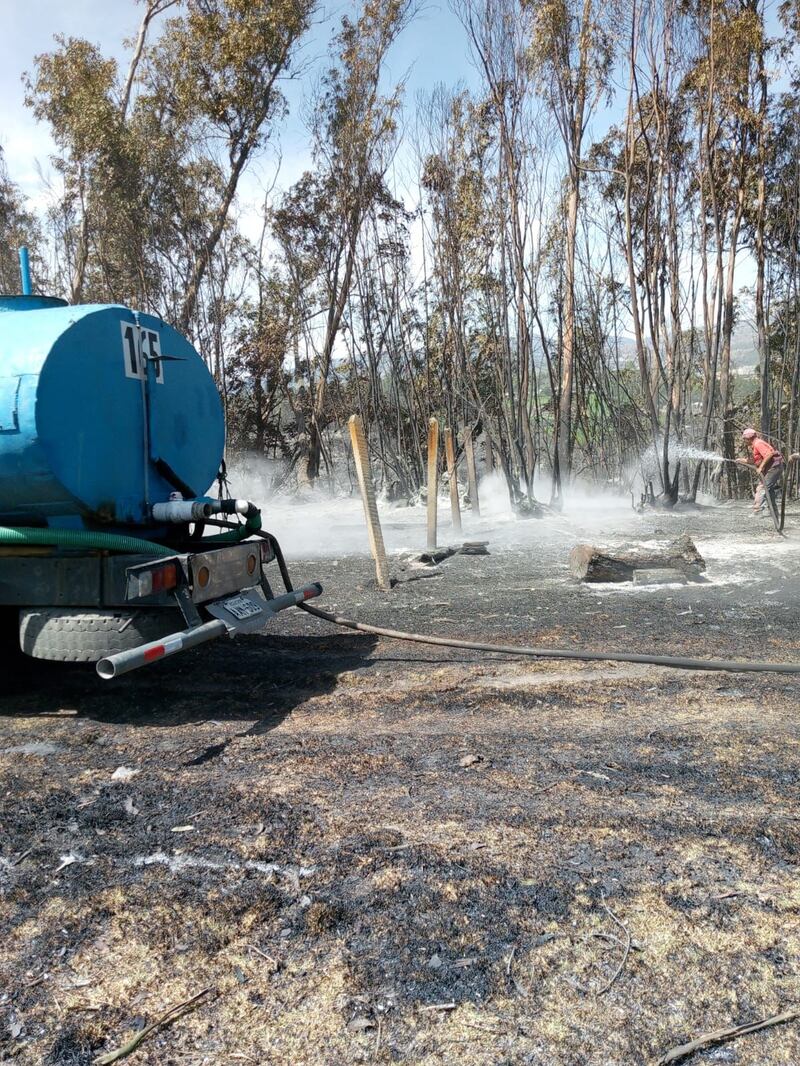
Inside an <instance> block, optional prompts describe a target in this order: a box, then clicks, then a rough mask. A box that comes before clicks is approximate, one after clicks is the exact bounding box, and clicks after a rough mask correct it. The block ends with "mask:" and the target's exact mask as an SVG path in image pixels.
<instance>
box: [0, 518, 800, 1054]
mask: <svg viewBox="0 0 800 1066" xmlns="http://www.w3.org/2000/svg"><path fill="white" fill-rule="evenodd" d="M743 513H744V512H742V511H738V510H737V509H735V508H729V509H724V508H723V509H719V510H714V511H710V512H704V513H701V514H693V515H690V516H688V517H685V518H682V517H680V516H671V517H670V518H669V519H665V518H664V517H662V516H658V515H656V516H653V517H651V518H645V519H643V520H641V529H640V531H639V532H640V534H641V535H646V534H648V533H651V534H652V533H653V531H654V529H655V528H656V527H661V526H663V525H664V523H665V522H666V521H669V522H670V523H671V525H670V528H669V532H670V535H672V532H673V531H675V532H683V530H684V529H685V528H688V529H689V530H690V531H691V532H692V533H693V534H694V535H695V537H696V540H697V543H698V547H699V548H700V550H701V551H702V552H704V554H707V558H708V563H709V566H708V572H707V576H708V581H707V582H706V583H703V584H700V585H697V586H694V585H692V586H685V587H662V588H658V589H653V590H648V589H644V590H641V589H640V590H637V591H635V592H633V591H631V590H629V589H628V590H624V589H617V590H611V591H598V590H591V589H587V588H581V587H578V586H576V585H575V584H573V583H570V582H569V581H568V580H567V576H566V559H567V555H568V551H569V547H570V544H569V543H567V542H566V541H565V543H564V544H563V545H561V544H559V543H557V538H556V540H554V538H553V536H552V535H548V536H550V539H549V540H548V541H547V544H546V549H547V550H546V551H545V550H542V551H539V550H537V549H536V545H535V541H534V540H533V539H530V540H529V546H528V547H526V548H524V549H521V548H517V549H506V550H503V551H497V550H495V551H494V553H493V554H492V555H491V556H489V557H487V558H479V557H459V556H456V557H454V558H452V559H450V560H448V561H447V562H445V563H444V564H442V566H441V567H440V568H439V569H438V571H436V573H437V576H436V577H435V578H432V579H431V580H424V581H417V582H410V583H408V584H403V585H401V586H399V587H398V588H397V589H395V590H394V591H393V592H392V593H391V594H388V595H386V594H380V593H378V592H377V591H375V590H374V587H373V583H372V580H371V571H370V565H369V563H368V561H367V560H366V559H364V558H357V557H353V558H343V559H340V560H338V561H336V562H335V564H334V563H333V562H326V561H325V560H315V561H314V562H307V563H295V564H293V570H294V571H296V572H297V574H298V576H300V575H303V576H307V577H308V578H309V579H311V578H319V579H320V580H322V581H323V584H324V585H325V587H326V593H325V605H326V606H328V605H335V606H336V607H337V608H338V609H340V610H341V611H343V612H344V613H348V614H355V615H357V616H358V617H361V618H363V619H364V620H366V621H373V622H377V623H379V624H381V623H382V624H388V625H399V626H402V627H404V628H409V629H417V630H427V631H431V632H434V631H438V632H444V633H447V634H451V635H453V636H472V637H477V638H480V639H486V640H494V641H501V640H506V639H507V640H511V641H517V642H526V643H539V644H550V645H561V646H570V645H573V644H574V645H576V646H578V645H580V646H585V647H593V648H597V649H603V648H606V647H608V646H617V647H621V648H625V649H626V650H657V651H658V652H660V653H678V654H681V653H682V654H690V655H694V656H699V657H723V656H731V657H736V658H753V657H755V658H765V659H774V660H776V661H777V660H784V659H785V660H791V659H796V658H797V637H796V634H797V625H798V616H799V615H800V599H799V598H798V588H799V587H800V583H799V582H798V581H797V579H796V578H795V576H794V573H793V556H792V553H791V551H790V545H785V544H782V542H778V541H777V540H776V539H775V538H774V537H773V536H771V535H770V534H769V532H768V531H767V529H766V528H765V527H764V526H763V525H758V526H755V528H753V526H754V523H750V525H748V524H747V523H746V522H744V521H742V520H741V518H742V515H743ZM790 521H794V522H797V521H798V519H797V518H795V519H793V520H791V519H790ZM543 527H544V523H540V524H539V528H543ZM628 535H629V533H628ZM531 536H532V535H531ZM542 536H543V537H544V536H545V534H542ZM720 538H724V539H725V540H726V542H729V543H730V544H731V545H732V546H733V547H734V548H736V547H737V546H738V548H739V549H740V550H739V551H738V552H737V551H732V552H731V553H730V554H729V556H728V555H726V556H725V558H723V557H722V556H720V555H718V556H715V555H714V543H717V544H718V542H719V540H720ZM712 542H713V543H712ZM726 560H727V561H726ZM799 692H800V678H793V677H791V676H785V677H783V676H777V675H744V674H722V673H707V674H697V673H695V674H690V673H686V672H682V671H680V672H679V671H668V670H664V669H659V668H651V667H646V666H635V665H614V664H610V663H605V662H601V663H591V664H580V663H569V662H535V661H528V662H520V661H514V660H511V659H508V658H504V657H500V656H494V657H492V656H478V655H473V654H471V653H464V652H453V653H452V654H450V653H447V652H445V651H443V650H442V649H435V648H425V647H422V646H412V645H404V644H401V643H397V642H392V641H384V640H380V641H378V640H376V639H374V638H371V637H362V636H355V635H353V634H348V633H345V632H341V631H335V630H331V628H330V627H329V626H327V625H326V624H324V623H321V622H318V621H316V620H314V619H312V618H309V617H306V616H303V615H301V614H299V613H295V614H293V615H291V616H289V615H288V614H287V615H284V616H283V617H282V619H281V624H280V627H279V630H278V631H276V634H275V635H267V636H253V637H249V638H243V639H241V640H240V641H238V642H237V643H235V644H233V645H223V644H216V645H212V646H209V647H207V648H205V649H201V650H198V651H196V652H194V653H189V654H187V655H185V656H184V657H182V658H176V659H175V660H172V661H170V662H166V663H163V664H161V665H159V666H156V667H152V668H150V669H148V670H145V671H142V672H141V673H139V674H134V675H131V676H130V677H129V678H124V679H121V680H120V681H118V682H114V683H109V684H104V683H103V682H100V681H98V680H96V679H95V677H94V676H93V675H92V674H91V672H87V671H84V670H79V669H69V670H64V669H50V668H46V669H45V668H40V667H38V666H35V665H34V667H33V668H32V669H27V670H25V671H21V672H20V673H19V674H18V676H17V678H16V680H15V684H14V685H13V686H12V690H11V691H10V692H9V693H7V694H6V695H5V696H4V697H2V698H0V774H2V778H1V779H0V826H1V828H2V838H1V840H2V844H1V846H0V928H2V931H3V938H2V946H1V947H0V1061H5V1060H7V1061H13V1062H15V1063H20V1064H39V1063H46V1064H48V1066H68V1064H69V1066H79V1064H83V1063H90V1062H92V1061H93V1059H94V1057H95V1056H96V1055H98V1054H99V1053H101V1052H103V1051H108V1050H109V1049H112V1048H114V1047H116V1046H118V1045H120V1044H122V1043H123V1042H124V1041H125V1040H126V1039H128V1038H129V1037H130V1036H131V1035H132V1034H133V1033H134V1032H136V1031H137V1030H139V1029H141V1028H143V1027H144V1026H145V1025H147V1024H149V1023H150V1022H152V1021H153V1020H154V1019H156V1018H157V1017H158V1016H159V1015H160V1014H162V1013H163V1012H164V1011H165V1010H166V1009H167V1008H168V1007H169V1006H171V1005H173V1004H175V1003H178V1002H180V1001H182V1000H185V999H187V998H188V997H189V996H191V995H193V994H195V993H196V992H198V991H200V990H201V989H203V988H210V989H212V990H213V992H212V993H210V994H209V995H208V997H206V999H205V1000H203V1001H202V1003H201V1005H200V1006H199V1007H198V1009H197V1010H195V1011H193V1012H192V1013H190V1014H187V1015H185V1016H184V1017H183V1018H181V1019H179V1020H178V1021H177V1022H176V1023H175V1024H174V1025H173V1026H171V1027H169V1028H167V1029H164V1030H163V1031H161V1032H159V1033H156V1034H154V1035H152V1036H150V1037H148V1039H147V1040H146V1041H145V1042H144V1043H143V1044H142V1045H141V1047H140V1049H139V1050H138V1051H137V1052H136V1053H135V1056H134V1058H133V1059H131V1061H136V1062H140V1063H143V1064H144V1063H147V1064H151V1066H155V1064H159V1066H163V1064H171V1063H175V1064H178V1063H186V1064H189V1063H191V1064H200V1063H208V1064H217V1063H220V1064H221V1063H226V1064H227V1063H238V1062H244V1063H247V1062H250V1063H266V1062H271V1063H280V1064H282V1063H309V1064H329V1063H330V1064H333V1063H340V1062H367V1061H370V1062H372V1061H374V1062H386V1063H389V1062H414V1063H426V1064H433V1063H450V1062H456V1061H457V1062H459V1063H461V1064H464V1066H468V1064H470V1063H476V1064H477V1063H481V1064H483V1063H487V1064H488V1063H491V1064H493V1066H499V1064H501V1063H514V1064H517V1063H520V1064H521V1063H531V1064H541V1066H545V1064H547V1066H549V1064H553V1063H558V1064H562V1063H563V1064H575V1066H579V1064H585V1063H591V1064H597V1066H601V1064H602V1066H606V1064H612V1063H613V1064H639V1063H650V1062H654V1061H655V1060H656V1059H657V1058H658V1056H659V1055H660V1054H662V1053H663V1052H664V1051H665V1050H667V1049H668V1048H669V1047H671V1046H673V1045H675V1044H679V1043H681V1042H683V1041H685V1040H687V1039H689V1038H690V1037H692V1036H694V1035H697V1034H698V1033H700V1032H704V1031H708V1030H711V1029H717V1028H722V1027H724V1026H727V1025H733V1024H737V1023H741V1022H746V1021H751V1020H755V1019H758V1018H762V1017H766V1016H769V1015H772V1014H774V1013H777V1012H778V1011H780V1010H783V1009H786V1008H787V1007H788V1006H790V1005H792V1004H794V1003H796V1002H797V1001H798V999H800V961H799V960H800V950H799V949H800V920H799V919H798V911H799V909H800V882H798V878H797V873H798V865H799V864H800V804H798V783H799V782H800V748H798V725H797V702H798V693H799ZM120 768H126V769H127V770H128V771H132V772H133V773H126V772H124V771H123V772H121V773H120V772H119V769H120ZM115 772H116V774H115ZM628 937H630V946H629V952H628V953H627V957H626V950H625V949H626V945H627V943H628ZM623 963H624V964H623ZM621 964H623V965H621ZM691 1061H692V1062H693V1063H698V1064H699V1063H704V1062H707V1063H710V1062H716V1063H736V1064H741V1066H745V1064H750V1066H755V1064H759V1066H762V1064H778V1063H787V1064H788V1063H797V1062H798V1061H800V1028H798V1026H797V1025H796V1024H789V1025H786V1026H783V1027H779V1028H775V1029H772V1030H767V1031H765V1032H762V1033H758V1034H754V1035H751V1036H746V1037H742V1038H741V1039H739V1040H737V1041H736V1042H734V1043H731V1044H728V1045H726V1046H725V1047H722V1048H717V1049H711V1050H708V1051H705V1052H701V1053H698V1054H697V1055H695V1057H694V1058H693V1060H691Z"/></svg>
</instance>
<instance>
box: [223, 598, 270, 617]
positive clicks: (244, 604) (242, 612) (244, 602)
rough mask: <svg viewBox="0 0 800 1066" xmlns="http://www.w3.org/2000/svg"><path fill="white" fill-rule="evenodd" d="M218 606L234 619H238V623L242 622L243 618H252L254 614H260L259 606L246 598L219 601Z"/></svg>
mask: <svg viewBox="0 0 800 1066" xmlns="http://www.w3.org/2000/svg"><path fill="white" fill-rule="evenodd" d="M219 605H220V607H224V608H225V610H226V611H228V612H229V613H230V614H232V615H233V617H234V618H238V619H239V621H240V622H242V621H244V619H245V618H252V617H253V616H254V615H256V614H261V608H260V607H259V605H258V604H257V603H254V602H253V601H252V600H251V599H248V598H247V596H231V597H230V599H227V600H220V601H219Z"/></svg>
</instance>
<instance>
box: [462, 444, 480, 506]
mask: <svg viewBox="0 0 800 1066" xmlns="http://www.w3.org/2000/svg"><path fill="white" fill-rule="evenodd" d="M464 454H465V455H466V457H467V480H468V482H469V502H470V503H471V504H472V513H473V514H475V515H479V514H480V513H481V505H480V500H479V499H478V471H477V470H476V469H475V448H474V447H473V444H472V429H471V428H470V427H469V426H467V427H466V428H465V430H464Z"/></svg>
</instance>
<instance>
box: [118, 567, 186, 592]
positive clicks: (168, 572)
mask: <svg viewBox="0 0 800 1066" xmlns="http://www.w3.org/2000/svg"><path fill="white" fill-rule="evenodd" d="M177 587H178V564H177V563H176V562H175V561H174V560H170V561H169V562H165V563H152V564H148V565H147V566H137V567H135V568H132V569H130V570H129V571H128V586H127V591H126V599H129V600H140V599H143V598H144V597H145V596H153V595H154V594H156V593H159V592H169V591H170V590H171V589H174V588H177Z"/></svg>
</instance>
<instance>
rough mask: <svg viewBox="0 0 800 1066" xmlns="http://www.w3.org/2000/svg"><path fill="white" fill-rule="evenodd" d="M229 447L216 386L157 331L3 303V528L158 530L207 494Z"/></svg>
mask: <svg viewBox="0 0 800 1066" xmlns="http://www.w3.org/2000/svg"><path fill="white" fill-rule="evenodd" d="M224 442H225V427H224V418H223V412H222V404H221V402H220V398H219V394H218V392H217V389H216V386H215V384H214V379H213V378H212V376H211V374H210V373H209V371H208V369H207V368H206V365H205V363H204V362H203V360H202V359H201V358H200V356H199V355H198V354H197V352H196V351H195V349H194V348H193V347H192V345H191V344H190V343H189V341H188V340H187V339H186V338H185V337H183V336H181V334H180V333H178V332H177V331H176V330H174V329H173V328H172V327H171V326H168V325H167V324H166V323H165V322H162V321H161V319H159V318H156V317H154V316H153V315H146V314H142V313H140V312H135V311H131V310H129V309H128V308H126V307H121V306H117V305H107V304H97V305H94V304H92V305H81V306H67V305H66V304H65V303H64V302H63V301H62V300H58V299H54V298H52V297H44V296H3V297H0V521H6V522H9V521H12V520H15V521H17V522H18V523H21V522H22V521H23V520H24V521H30V520H31V519H33V518H40V519H45V520H46V521H47V522H49V523H50V524H74V523H75V522H76V521H77V520H82V522H83V524H84V525H86V526H89V527H92V526H98V525H101V526H109V525H112V526H113V525H117V526H119V525H122V526H129V525H148V524H151V522H150V513H149V509H150V507H151V506H152V504H153V503H158V502H161V501H165V500H168V499H169V497H170V494H171V493H172V492H175V491H181V492H183V494H184V495H191V496H195V495H197V496H202V495H204V494H205V492H206V491H207V490H208V488H209V487H210V486H211V484H212V483H213V481H214V478H215V477H216V474H217V471H218V469H219V464H220V460H221V458H222V454H223V447H224Z"/></svg>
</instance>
